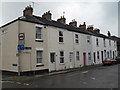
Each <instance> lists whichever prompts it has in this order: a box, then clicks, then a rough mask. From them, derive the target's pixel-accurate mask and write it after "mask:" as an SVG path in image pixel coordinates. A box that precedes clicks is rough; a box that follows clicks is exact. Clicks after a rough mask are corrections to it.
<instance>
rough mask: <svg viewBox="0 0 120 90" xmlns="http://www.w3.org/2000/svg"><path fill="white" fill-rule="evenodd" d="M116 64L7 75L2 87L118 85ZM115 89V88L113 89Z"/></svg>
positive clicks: (105, 86) (93, 86) (104, 86)
mask: <svg viewBox="0 0 120 90" xmlns="http://www.w3.org/2000/svg"><path fill="white" fill-rule="evenodd" d="M118 66H119V65H118V64H115V65H110V66H102V65H97V66H88V67H82V68H75V69H68V70H63V71H57V72H51V73H44V74H37V75H31V76H8V77H4V78H3V80H2V81H1V83H2V86H3V88H109V89H108V90H114V88H117V87H118V73H119V71H118ZM115 90H117V89H115Z"/></svg>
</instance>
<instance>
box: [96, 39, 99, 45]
mask: <svg viewBox="0 0 120 90" xmlns="http://www.w3.org/2000/svg"><path fill="white" fill-rule="evenodd" d="M96 45H97V46H99V41H98V38H96Z"/></svg>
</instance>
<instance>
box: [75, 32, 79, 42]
mask: <svg viewBox="0 0 120 90" xmlns="http://www.w3.org/2000/svg"><path fill="white" fill-rule="evenodd" d="M75 43H79V37H78V34H75Z"/></svg>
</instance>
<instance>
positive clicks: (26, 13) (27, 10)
mask: <svg viewBox="0 0 120 90" xmlns="http://www.w3.org/2000/svg"><path fill="white" fill-rule="evenodd" d="M32 14H33V8H32V7H31V5H29V6H27V7H25V9H24V10H23V16H30V15H32Z"/></svg>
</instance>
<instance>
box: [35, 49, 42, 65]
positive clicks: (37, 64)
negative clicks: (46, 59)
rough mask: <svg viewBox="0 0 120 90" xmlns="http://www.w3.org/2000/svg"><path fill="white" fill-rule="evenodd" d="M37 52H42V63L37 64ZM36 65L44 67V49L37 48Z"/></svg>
mask: <svg viewBox="0 0 120 90" xmlns="http://www.w3.org/2000/svg"><path fill="white" fill-rule="evenodd" d="M37 51H41V52H42V61H41V63H37ZM36 65H43V48H39V47H38V48H36Z"/></svg>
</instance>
